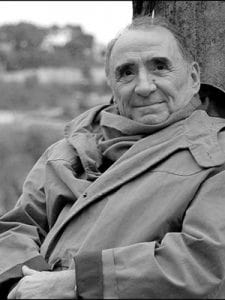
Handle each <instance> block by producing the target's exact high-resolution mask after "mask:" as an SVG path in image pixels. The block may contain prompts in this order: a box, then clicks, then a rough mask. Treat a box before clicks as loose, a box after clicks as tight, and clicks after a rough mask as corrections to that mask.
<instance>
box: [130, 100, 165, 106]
mask: <svg viewBox="0 0 225 300" xmlns="http://www.w3.org/2000/svg"><path fill="white" fill-rule="evenodd" d="M164 102H165V101H151V102H149V103H146V102H145V103H143V104H140V103H139V104H138V105H133V107H149V106H155V105H159V104H162V103H164Z"/></svg>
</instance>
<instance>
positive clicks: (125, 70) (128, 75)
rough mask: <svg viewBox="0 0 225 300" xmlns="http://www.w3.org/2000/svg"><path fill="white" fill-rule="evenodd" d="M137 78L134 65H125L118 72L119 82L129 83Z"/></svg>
mask: <svg viewBox="0 0 225 300" xmlns="http://www.w3.org/2000/svg"><path fill="white" fill-rule="evenodd" d="M134 76H135V67H134V66H133V65H130V64H129V65H124V66H122V67H120V68H119V69H118V70H117V72H116V78H117V81H124V82H129V81H131V80H132V79H133V78H134Z"/></svg>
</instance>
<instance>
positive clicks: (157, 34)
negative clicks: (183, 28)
mask: <svg viewBox="0 0 225 300" xmlns="http://www.w3.org/2000/svg"><path fill="white" fill-rule="evenodd" d="M151 54H152V55H153V56H165V57H168V58H170V59H173V60H174V61H178V60H179V61H180V60H183V57H182V55H181V53H180V50H179V47H178V45H177V41H176V39H175V37H174V36H173V34H172V33H171V32H170V31H169V30H167V29H166V28H163V27H160V26H158V27H153V28H152V29H148V30H144V29H143V30H129V31H126V32H125V33H123V34H122V35H121V36H120V37H119V39H118V40H117V42H116V43H115V45H114V47H113V49H112V53H111V64H110V65H111V66H112V64H114V65H115V64H116V65H118V62H119V61H121V59H123V60H129V59H130V58H131V59H132V58H135V56H136V57H137V58H138V57H141V56H142V55H143V56H144V55H149V56H150V55H151Z"/></svg>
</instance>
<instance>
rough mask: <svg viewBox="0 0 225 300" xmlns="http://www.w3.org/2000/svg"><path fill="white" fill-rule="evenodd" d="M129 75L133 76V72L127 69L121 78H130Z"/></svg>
mask: <svg viewBox="0 0 225 300" xmlns="http://www.w3.org/2000/svg"><path fill="white" fill-rule="evenodd" d="M130 75H133V72H132V71H131V70H129V69H127V70H125V71H124V72H123V73H122V76H130Z"/></svg>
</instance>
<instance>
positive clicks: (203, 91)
mask: <svg viewBox="0 0 225 300" xmlns="http://www.w3.org/2000/svg"><path fill="white" fill-rule="evenodd" d="M199 96H200V99H201V101H202V103H203V104H205V103H207V104H206V106H207V108H206V111H207V113H208V114H209V115H210V116H212V117H220V118H225V91H224V90H223V89H222V88H219V87H218V86H216V85H212V84H209V83H205V82H202V83H201V86H200V91H199Z"/></svg>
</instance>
